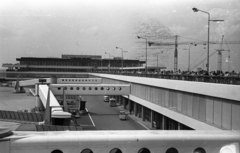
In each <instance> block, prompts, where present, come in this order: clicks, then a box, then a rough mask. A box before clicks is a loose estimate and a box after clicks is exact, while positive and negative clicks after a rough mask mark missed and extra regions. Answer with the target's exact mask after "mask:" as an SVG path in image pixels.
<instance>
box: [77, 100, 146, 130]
mask: <svg viewBox="0 0 240 153" xmlns="http://www.w3.org/2000/svg"><path fill="white" fill-rule="evenodd" d="M84 98H85V99H86V100H87V103H86V108H87V110H88V113H86V114H84V115H81V116H80V118H79V119H77V123H78V124H79V125H81V126H83V127H85V128H84V129H85V130H88V129H89V130H93V129H95V130H146V128H144V127H143V126H142V125H140V124H139V123H138V122H137V121H135V120H133V119H132V118H131V117H129V116H128V117H127V119H126V120H120V119H119V111H120V110H122V106H117V107H110V106H109V103H108V102H104V101H103V96H84Z"/></svg>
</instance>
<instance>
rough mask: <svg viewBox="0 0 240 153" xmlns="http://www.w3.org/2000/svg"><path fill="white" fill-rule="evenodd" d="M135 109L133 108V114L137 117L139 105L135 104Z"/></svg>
mask: <svg viewBox="0 0 240 153" xmlns="http://www.w3.org/2000/svg"><path fill="white" fill-rule="evenodd" d="M133 105H134V107H133V113H134V115H135V116H137V103H135V102H134V104H133Z"/></svg>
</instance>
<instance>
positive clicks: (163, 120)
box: [162, 115, 166, 130]
mask: <svg viewBox="0 0 240 153" xmlns="http://www.w3.org/2000/svg"><path fill="white" fill-rule="evenodd" d="M165 124H166V118H165V116H164V115H162V130H166V127H165Z"/></svg>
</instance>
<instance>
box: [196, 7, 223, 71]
mask: <svg viewBox="0 0 240 153" xmlns="http://www.w3.org/2000/svg"><path fill="white" fill-rule="evenodd" d="M192 10H193V11H194V12H198V11H199V12H203V13H206V14H208V40H207V44H208V47H207V72H208V74H209V64H210V63H209V37H210V21H213V22H219V21H224V20H210V13H208V12H205V11H202V10H199V9H197V8H192Z"/></svg>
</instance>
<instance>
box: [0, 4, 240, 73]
mask: <svg viewBox="0 0 240 153" xmlns="http://www.w3.org/2000/svg"><path fill="white" fill-rule="evenodd" d="M193 7H197V8H198V9H200V10H203V11H206V12H209V13H210V15H211V19H221V20H224V22H222V23H215V22H211V26H210V31H211V32H210V41H221V38H222V35H224V40H226V41H239V40H240V0H84V1H83V0H0V65H2V64H3V63H16V58H19V57H61V54H82V55H102V56H103V57H104V58H108V55H107V54H105V52H108V53H110V54H111V55H112V56H115V57H116V56H119V57H120V56H121V50H120V49H119V50H117V49H116V46H117V47H120V48H123V49H124V50H125V51H128V52H127V53H124V58H128V59H141V60H145V52H146V49H145V46H146V41H145V40H144V39H137V36H138V35H139V36H142V37H145V38H147V39H148V41H154V42H174V41H175V40H174V37H173V36H175V35H178V36H179V37H178V42H195V41H197V42H199V41H207V20H208V15H207V14H205V13H202V12H197V13H195V12H193V11H192V8H193ZM219 47H220V45H211V46H210V53H213V52H214V51H215V50H216V49H218V48H219ZM222 47H223V49H225V50H228V48H229V49H230V60H228V59H227V56H228V52H227V51H226V52H223V68H224V70H225V71H226V70H228V69H229V68H230V70H235V71H240V44H234V45H233V44H228V46H227V45H223V46H222ZM204 48H206V46H203V45H197V46H196V47H193V46H192V47H191V63H193V62H194V63H193V64H192V65H196V64H197V63H198V62H199V61H200V60H203V59H204V58H206V52H207V49H204ZM186 49H189V45H179V46H178V51H179V54H178V55H179V60H178V67H179V68H180V69H182V70H186V69H187V63H188V50H186ZM173 51H174V47H173V46H151V47H148V63H149V65H155V66H156V65H157V58H156V53H158V52H160V54H159V55H158V56H159V65H161V66H166V67H167V68H168V69H173ZM142 56H143V57H142ZM210 60H211V63H210V64H211V66H210V70H215V69H216V65H217V54H214V55H213V56H212V57H211V58H210ZM228 63H230V65H229V66H228ZM205 64H206V62H205ZM198 67H203V64H202V65H199V66H198Z"/></svg>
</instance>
